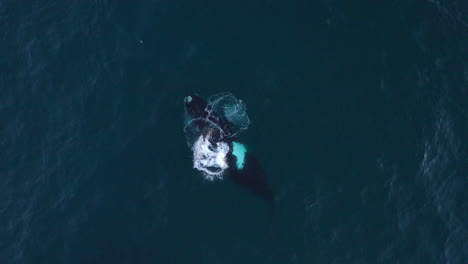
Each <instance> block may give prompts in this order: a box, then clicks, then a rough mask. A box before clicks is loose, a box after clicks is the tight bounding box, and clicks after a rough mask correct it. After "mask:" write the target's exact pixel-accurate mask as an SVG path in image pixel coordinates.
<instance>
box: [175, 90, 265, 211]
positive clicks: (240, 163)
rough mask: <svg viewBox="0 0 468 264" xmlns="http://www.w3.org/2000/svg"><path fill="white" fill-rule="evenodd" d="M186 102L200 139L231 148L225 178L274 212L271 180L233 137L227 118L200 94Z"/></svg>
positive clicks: (192, 96)
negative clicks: (258, 199) (216, 112)
mask: <svg viewBox="0 0 468 264" xmlns="http://www.w3.org/2000/svg"><path fill="white" fill-rule="evenodd" d="M184 101H185V109H186V112H187V114H188V115H189V116H190V118H192V120H195V124H194V126H195V127H196V130H197V131H198V135H196V137H203V138H208V139H209V141H210V143H211V144H213V145H216V144H217V143H220V142H221V141H222V142H223V143H227V144H228V145H229V151H228V152H227V154H226V156H225V162H226V164H227V169H226V170H225V172H224V175H225V176H226V177H227V178H229V179H231V180H232V181H233V182H234V183H236V184H238V185H240V186H242V187H244V188H245V189H247V190H249V191H250V192H251V193H252V194H254V195H255V196H257V197H259V198H261V199H262V200H264V201H265V202H267V204H268V205H269V207H270V208H271V209H272V211H274V194H273V191H272V189H271V187H270V184H269V182H268V179H267V176H266V174H265V172H264V170H263V169H262V167H261V166H260V163H259V162H258V161H257V159H256V158H255V157H254V156H253V155H252V154H251V153H250V152H248V151H247V150H246V149H245V146H244V145H243V144H241V143H239V142H238V141H237V139H236V137H235V136H232V135H233V133H232V130H233V127H234V125H233V124H232V123H230V122H229V121H228V120H227V119H226V118H225V117H223V116H219V115H216V114H215V113H213V111H212V109H210V105H209V104H208V102H207V101H205V100H204V99H203V98H201V97H200V96H198V95H196V94H191V95H189V96H186V97H185V100H184ZM213 125H215V126H216V128H214V127H213Z"/></svg>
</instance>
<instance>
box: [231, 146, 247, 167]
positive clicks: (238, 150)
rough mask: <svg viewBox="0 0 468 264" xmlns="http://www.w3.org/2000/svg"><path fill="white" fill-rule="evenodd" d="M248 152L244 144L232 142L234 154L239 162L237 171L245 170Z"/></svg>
mask: <svg viewBox="0 0 468 264" xmlns="http://www.w3.org/2000/svg"><path fill="white" fill-rule="evenodd" d="M246 152H247V149H246V148H245V146H244V144H241V143H238V142H232V154H233V155H234V156H236V158H237V162H236V166H237V169H242V168H244V162H245V153H246Z"/></svg>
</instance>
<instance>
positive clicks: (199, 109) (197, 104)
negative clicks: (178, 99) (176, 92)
mask: <svg viewBox="0 0 468 264" xmlns="http://www.w3.org/2000/svg"><path fill="white" fill-rule="evenodd" d="M184 104H185V110H186V111H187V113H188V114H189V115H190V116H191V117H192V118H202V117H204V116H205V115H206V114H207V113H206V111H205V109H206V107H207V105H208V104H207V102H206V101H205V100H203V98H201V97H200V96H198V95H196V94H190V95H188V96H186V97H185V98H184Z"/></svg>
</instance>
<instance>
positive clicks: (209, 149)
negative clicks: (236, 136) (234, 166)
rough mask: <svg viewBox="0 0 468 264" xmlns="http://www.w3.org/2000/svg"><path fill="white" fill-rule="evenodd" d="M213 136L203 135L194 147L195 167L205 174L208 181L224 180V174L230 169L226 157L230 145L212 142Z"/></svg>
mask: <svg viewBox="0 0 468 264" xmlns="http://www.w3.org/2000/svg"><path fill="white" fill-rule="evenodd" d="M210 137H211V135H210V134H208V135H206V136H204V135H201V136H200V137H199V138H198V139H197V141H196V142H195V144H194V145H193V167H194V168H195V169H197V170H199V171H202V172H203V175H204V176H205V178H206V179H208V180H211V181H213V180H215V179H220V180H221V179H223V172H224V170H225V169H227V168H228V164H227V161H226V155H227V154H228V152H229V145H228V144H227V143H225V142H222V141H221V142H217V143H216V145H214V144H212V143H211V142H210Z"/></svg>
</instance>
